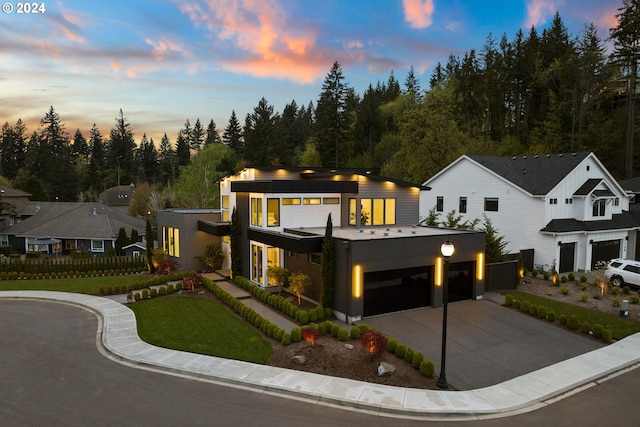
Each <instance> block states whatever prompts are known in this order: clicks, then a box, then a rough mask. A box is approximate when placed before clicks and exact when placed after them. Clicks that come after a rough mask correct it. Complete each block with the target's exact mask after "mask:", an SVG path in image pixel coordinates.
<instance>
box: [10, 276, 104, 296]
mask: <svg viewBox="0 0 640 427" xmlns="http://www.w3.org/2000/svg"><path fill="white" fill-rule="evenodd" d="M3 273H4V271H3ZM98 293H99V294H100V295H103V296H104V295H106V294H107V290H106V289H105V288H103V287H100V289H98Z"/></svg>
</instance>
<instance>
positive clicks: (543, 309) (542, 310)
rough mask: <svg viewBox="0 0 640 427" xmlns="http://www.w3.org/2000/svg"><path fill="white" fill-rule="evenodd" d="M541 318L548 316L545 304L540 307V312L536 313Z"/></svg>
mask: <svg viewBox="0 0 640 427" xmlns="http://www.w3.org/2000/svg"><path fill="white" fill-rule="evenodd" d="M536 314H537V315H538V317H539V318H540V319H546V318H547V309H546V308H545V307H544V306H540V307H538V312H537V313H536Z"/></svg>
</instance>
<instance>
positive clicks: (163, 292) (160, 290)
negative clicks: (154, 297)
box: [158, 286, 167, 297]
mask: <svg viewBox="0 0 640 427" xmlns="http://www.w3.org/2000/svg"><path fill="white" fill-rule="evenodd" d="M158 295H160V296H161V297H163V296H165V295H167V287H166V286H160V287H159V288H158Z"/></svg>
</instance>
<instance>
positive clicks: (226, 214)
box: [222, 211, 230, 222]
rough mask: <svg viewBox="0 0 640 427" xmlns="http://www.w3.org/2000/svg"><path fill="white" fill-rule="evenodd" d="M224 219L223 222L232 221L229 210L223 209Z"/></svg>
mask: <svg viewBox="0 0 640 427" xmlns="http://www.w3.org/2000/svg"><path fill="white" fill-rule="evenodd" d="M222 221H223V222H229V221H230V215H229V211H222Z"/></svg>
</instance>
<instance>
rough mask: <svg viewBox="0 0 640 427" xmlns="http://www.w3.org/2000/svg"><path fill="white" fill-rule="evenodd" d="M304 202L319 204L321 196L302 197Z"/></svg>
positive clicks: (305, 203)
mask: <svg viewBox="0 0 640 427" xmlns="http://www.w3.org/2000/svg"><path fill="white" fill-rule="evenodd" d="M302 204H304V205H319V204H320V197H305V198H304V199H302Z"/></svg>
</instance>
